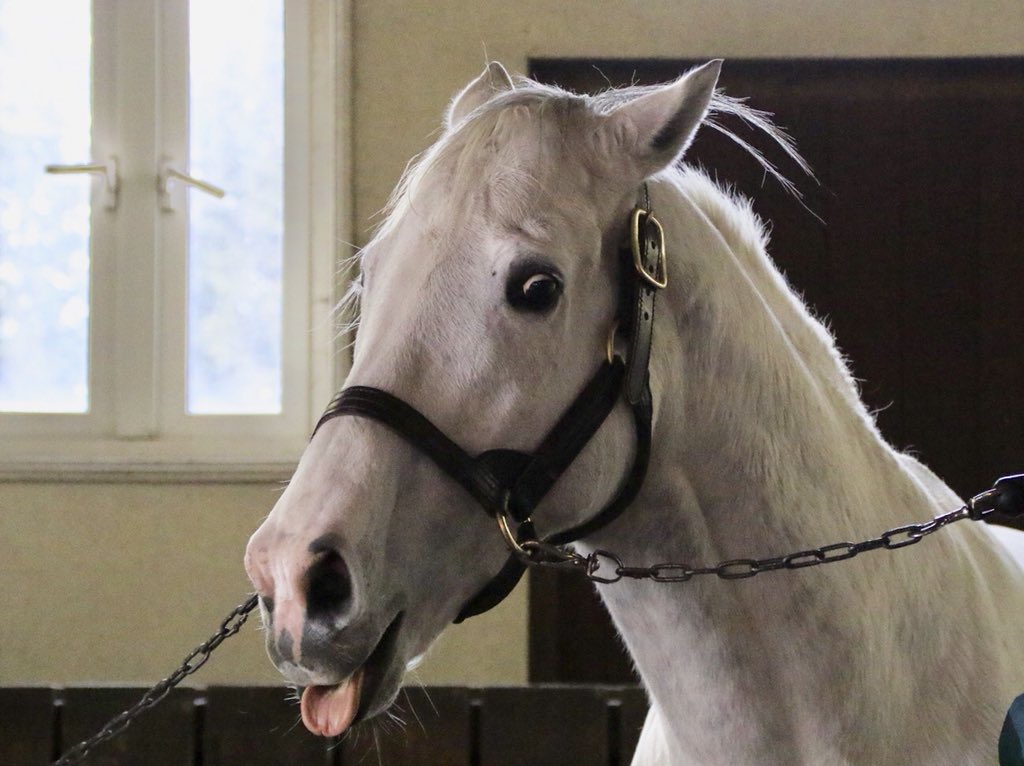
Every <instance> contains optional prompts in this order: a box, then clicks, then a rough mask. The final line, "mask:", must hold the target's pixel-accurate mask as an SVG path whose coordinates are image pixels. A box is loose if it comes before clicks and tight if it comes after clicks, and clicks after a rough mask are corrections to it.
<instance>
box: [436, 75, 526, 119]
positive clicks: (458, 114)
mask: <svg viewBox="0 0 1024 766" xmlns="http://www.w3.org/2000/svg"><path fill="white" fill-rule="evenodd" d="M514 87H515V86H514V85H513V84H512V78H511V77H510V76H509V73H508V72H507V71H506V70H505V67H503V66H502V65H501V64H499V63H498V62H497V61H492V62H491V63H490V64H488V65H487V68H486V69H484V71H483V74H481V75H480V76H479V77H477V78H476V79H475V80H473V81H472V82H471V83H470V84H469V85H467V86H466V87H465V88H463V89H462V92H461V93H459V95H457V96H456V97H455V98H454V99H453V100H452V103H451V106H449V107H448V113H447V114H446V115H445V119H444V124H445V127H446V128H451V127H452V126H453V125H455V124H456V123H458V122H459V121H460V120H462V118H463V117H465V116H466V115H467V114H469V113H470V112H472V111H473V110H474V109H476V108H477V107H478V106H482V105H483V104H485V103H487V102H488V101H490V100H491V99H492V98H493V97H494V96H496V95H497V94H499V93H502V92H504V91H506V90H512V89H513V88H514Z"/></svg>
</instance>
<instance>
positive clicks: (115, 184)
mask: <svg viewBox="0 0 1024 766" xmlns="http://www.w3.org/2000/svg"><path fill="white" fill-rule="evenodd" d="M44 170H45V171H46V172H47V173H51V174H53V175H78V174H81V173H87V174H89V175H96V176H100V177H101V178H103V181H104V192H105V194H104V200H103V206H104V207H105V208H106V209H107V210H115V209H116V208H117V192H118V190H119V189H120V186H121V179H120V177H119V176H118V174H117V157H109V158H108V159H107V161H106V162H93V163H89V164H86V165H47V166H46V167H45V168H44Z"/></svg>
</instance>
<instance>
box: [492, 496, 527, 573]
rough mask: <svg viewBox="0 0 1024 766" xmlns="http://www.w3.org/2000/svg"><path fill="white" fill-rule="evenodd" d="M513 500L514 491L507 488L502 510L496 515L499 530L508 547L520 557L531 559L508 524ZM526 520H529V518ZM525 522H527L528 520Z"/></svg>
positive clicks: (502, 500) (503, 497) (502, 499)
mask: <svg viewBox="0 0 1024 766" xmlns="http://www.w3.org/2000/svg"><path fill="white" fill-rule="evenodd" d="M511 500H512V491H511V490H505V494H504V495H502V498H501V510H500V511H498V513H496V514H495V515H494V518H495V520H496V521H497V522H498V531H499V532H501V536H502V538H503V539H504V540H505V545H507V546H508V549H509V550H510V551H512V553H514V554H515V555H516V556H518V557H519V558H522V559H527V560H529V559H530V558H531V556H530V552H529V551H528V550H526V549H525V548H524V547H523V546H521V545H520V544H519V541H518V540H516V536H515V535H514V534H512V528H511V527H510V526H509V524H508V506H509V503H510V502H511ZM526 521H529V519H527V520H526ZM523 523H524V524H525V523H526V522H523Z"/></svg>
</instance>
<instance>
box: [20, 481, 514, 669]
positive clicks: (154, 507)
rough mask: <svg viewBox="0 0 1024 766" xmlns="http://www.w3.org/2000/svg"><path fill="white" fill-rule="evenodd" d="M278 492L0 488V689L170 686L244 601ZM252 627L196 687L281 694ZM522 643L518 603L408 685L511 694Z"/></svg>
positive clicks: (453, 636) (476, 624) (459, 633)
mask: <svg viewBox="0 0 1024 766" xmlns="http://www.w3.org/2000/svg"><path fill="white" fill-rule="evenodd" d="M277 493H278V489H277V487H276V486H274V485H269V484H221V485H202V484H200V485H192V486H189V485H171V484H155V485H153V484H151V485H146V484H101V483H75V484H70V485H61V484H29V483H25V484H0V572H2V576H0V609H2V612H3V614H4V618H3V620H0V647H2V648H0V685H8V684H29V683H44V684H71V683H96V682H115V683H138V682H145V681H153V680H158V679H159V678H162V677H164V676H166V675H167V674H169V673H170V671H171V670H172V669H173V668H174V667H175V666H176V665H177V663H178V662H179V661H180V660H181V658H182V657H183V656H184V655H185V654H186V653H187V652H188V651H189V650H190V649H191V648H192V647H193V646H194V645H196V644H198V643H199V642H201V641H202V640H204V639H205V638H206V637H207V636H208V635H209V634H210V633H212V632H213V630H214V629H215V628H216V627H217V625H218V624H219V622H220V620H221V619H222V618H223V617H224V615H226V614H227V613H228V612H229V611H230V610H231V608H232V607H233V606H234V605H235V604H237V603H239V602H240V601H243V600H244V599H245V596H246V594H247V593H248V591H249V590H250V588H251V586H250V585H249V583H248V581H247V580H246V578H245V574H244V572H243V571H242V553H243V551H244V549H245V543H246V541H247V540H248V537H249V535H250V534H251V532H252V531H253V530H254V529H255V528H256V526H257V525H258V524H259V523H260V521H261V520H262V519H263V517H264V516H265V515H266V513H267V511H268V510H269V509H270V507H271V505H272V504H273V502H274V499H275V498H276V497H277ZM257 622H258V620H256V621H254V622H253V624H252V625H247V626H246V627H245V628H244V629H243V631H242V632H241V633H240V634H239V635H238V636H236V637H234V638H232V639H231V640H230V641H229V642H228V643H226V644H225V645H224V646H223V647H222V648H221V650H220V651H218V652H217V654H216V657H215V659H214V660H212V661H211V662H210V663H209V664H208V665H207V666H206V667H205V668H203V670H202V673H201V675H199V676H197V682H199V683H219V682H224V683H258V684H275V683H278V682H279V676H278V675H277V674H276V672H275V671H274V669H273V667H272V666H271V665H270V662H269V660H267V658H266V655H265V654H264V653H263V646H262V639H263V634H262V633H261V632H260V631H259V630H258V629H256V627H255V625H256V623H257ZM525 641H526V633H525V594H524V593H522V592H520V593H519V594H518V595H517V596H516V597H515V598H512V599H510V600H509V601H508V602H507V603H506V604H503V605H502V606H501V607H500V608H499V609H496V610H494V612H492V613H490V614H488V615H485V616H483V617H480V618H478V619H476V620H472V621H469V622H467V623H466V624H465V625H464V626H455V628H454V629H453V630H451V631H449V632H448V633H447V634H446V635H445V636H444V637H443V638H442V640H441V641H440V643H439V644H438V645H437V646H436V647H435V648H434V650H433V652H432V653H431V656H430V659H429V660H428V661H427V662H426V663H425V664H424V666H422V667H421V669H420V670H419V671H418V677H419V678H420V679H421V680H423V681H424V682H426V683H469V684H473V683H489V682H492V681H495V680H498V681H504V682H507V683H515V682H519V681H522V680H524V679H525V677H526V666H525V662H526V656H525V653H524V652H523V651H522V650H520V649H517V648H516V647H521V646H525ZM467 655H472V656H473V660H472V661H467V660H466V657H467Z"/></svg>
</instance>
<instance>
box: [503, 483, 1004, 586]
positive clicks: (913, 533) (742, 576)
mask: <svg viewBox="0 0 1024 766" xmlns="http://www.w3.org/2000/svg"><path fill="white" fill-rule="evenodd" d="M979 497H980V496H979ZM973 502H974V501H972V504H973ZM972 504H968V505H965V506H963V507H961V508H959V509H957V510H955V511H950V512H949V513H946V514H943V515H941V516H936V517H935V518H934V519H931V520H930V521H925V522H922V523H920V524H907V525H904V526H902V527H895V528H893V529H890V530H887V531H885V532H883V533H882V534H880V535H879V536H878V537H872V538H870V539H868V540H862V541H861V542H858V543H850V542H838V543H832V544H831V545H823V546H822V547H820V548H810V549H808V550H805V551H796V552H795V553H790V554H788V555H786V556H775V557H772V558H764V559H729V560H728V561H722V562H720V563H718V564H715V565H714V566H709V567H692V566H690V565H689V564H683V563H677V562H664V563H661V564H652V565H651V566H639V567H637V566H626V565H625V564H624V563H623V562H622V559H620V558H619V557H618V556H617V555H616V554H614V553H612V552H611V551H607V550H603V549H599V550H596V551H593V552H592V553H590V554H588V555H586V556H584V555H583V554H580V553H577V552H576V551H574V550H572V549H571V548H560V547H558V546H556V545H551V544H549V543H544V542H541V541H539V540H526V541H524V542H522V543H520V547H521V548H522V550H523V551H524V552H525V555H524V556H523V557H522V558H523V560H524V561H526V563H528V564H532V565H535V566H548V567H563V568H565V567H572V568H574V569H578V570H580V571H582V572H583V575H584V576H585V577H586V578H587V579H588V580H590V581H591V582H596V583H600V584H602V585H608V584H611V583H615V582H619V581H620V580H622V579H632V580H653V581H654V582H687V581H689V580H692V579H693V578H694V577H701V576H712V577H717V578H719V579H721V580H746V579H748V578H750V577H755V576H757V575H759V574H763V573H764V572H773V571H777V570H780V569H789V570H794V569H806V568H807V567H816V566H820V565H822V564H834V563H835V562H837V561H848V560H849V559H852V558H854V557H855V556H859V555H860V554H862V553H866V552H867V551H876V550H880V549H882V548H884V549H886V550H890V551H894V550H899V549H900V548H906V547H908V546H911V545H916V544H917V543H919V542H921V541H922V540H923V539H924V538H926V537H927V536H928V535H930V534H933V533H935V532H937V531H939V530H940V529H942V528H944V527H946V526H948V525H950V524H953V523H955V522H957V521H963V520H964V519H972V518H975V517H976V516H977V518H980V516H979V515H977V514H974V515H972ZM986 515H987V514H986ZM975 520H977V519H975Z"/></svg>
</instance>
